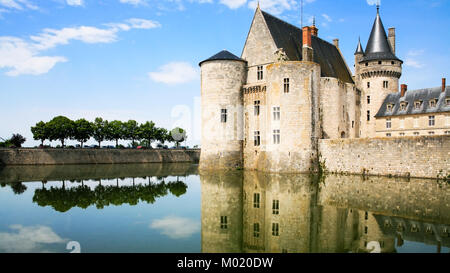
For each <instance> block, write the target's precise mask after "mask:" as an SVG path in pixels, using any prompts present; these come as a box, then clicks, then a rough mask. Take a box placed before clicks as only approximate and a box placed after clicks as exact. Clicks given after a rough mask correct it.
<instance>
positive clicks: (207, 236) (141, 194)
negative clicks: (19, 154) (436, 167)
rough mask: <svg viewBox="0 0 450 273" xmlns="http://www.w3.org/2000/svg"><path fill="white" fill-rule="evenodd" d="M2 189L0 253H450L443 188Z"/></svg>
mask: <svg viewBox="0 0 450 273" xmlns="http://www.w3.org/2000/svg"><path fill="white" fill-rule="evenodd" d="M0 183H1V188H0V252H63V253H68V252H70V251H71V250H68V248H67V246H68V243H69V242H76V243H75V245H77V244H79V246H80V247H81V252H149V253H151V252H158V253H159V252H162V253H167V252H177V253H179V252H233V253H236V252H288V253H292V252H296V253H297V252H300V253H305V252H368V251H370V250H368V249H367V248H368V247H369V248H372V247H371V246H372V245H375V247H378V246H379V247H380V249H381V251H382V252H434V253H435V252H443V253H449V252H450V248H449V247H450V237H449V236H450V235H449V234H450V185H449V184H448V183H444V182H441V183H439V182H436V181H428V180H418V179H417V180H415V179H411V180H402V179H388V178H378V177H371V178H367V179H364V178H363V177H359V176H327V177H325V178H322V179H317V178H315V177H311V176H308V175H281V174H263V173H258V172H237V171H236V172H211V173H209V172H205V173H203V172H202V173H201V174H199V172H198V170H197V165H191V164H167V165H160V164H139V165H100V166H94V165H83V166H40V167H4V168H3V169H1V170H0ZM71 244H73V243H71ZM76 248H77V247H75V249H76Z"/></svg>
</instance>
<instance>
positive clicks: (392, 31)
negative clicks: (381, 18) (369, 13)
mask: <svg viewBox="0 0 450 273" xmlns="http://www.w3.org/2000/svg"><path fill="white" fill-rule="evenodd" d="M388 40H389V44H391V48H392V53H394V54H395V27H391V28H389V34H388Z"/></svg>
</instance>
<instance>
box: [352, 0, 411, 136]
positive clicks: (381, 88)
mask: <svg viewBox="0 0 450 273" xmlns="http://www.w3.org/2000/svg"><path fill="white" fill-rule="evenodd" d="M391 36H392V30H391ZM391 43H395V38H394V39H392V38H390V39H388V37H387V35H386V31H385V28H384V26H383V23H382V21H381V17H380V7H379V6H377V16H376V18H375V22H374V24H373V27H372V32H371V33H370V38H369V41H368V43H367V47H366V51H365V52H364V50H363V48H362V46H361V43H359V44H358V48H357V50H356V52H355V74H356V77H355V80H356V85H357V87H358V88H359V89H360V90H361V137H374V136H375V118H374V117H375V114H376V113H377V112H378V110H379V109H380V107H381V105H382V103H383V100H384V99H385V97H386V96H387V95H388V94H390V93H395V92H398V86H399V79H400V77H401V75H402V64H403V61H401V60H400V59H399V58H397V56H395V52H394V50H393V49H394V48H395V44H391Z"/></svg>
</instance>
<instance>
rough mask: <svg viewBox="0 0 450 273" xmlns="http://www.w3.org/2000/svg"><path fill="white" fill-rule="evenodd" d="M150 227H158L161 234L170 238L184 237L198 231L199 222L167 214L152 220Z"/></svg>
mask: <svg viewBox="0 0 450 273" xmlns="http://www.w3.org/2000/svg"><path fill="white" fill-rule="evenodd" d="M150 228H152V229H159V230H161V234H164V235H167V236H169V237H170V238H172V239H185V238H189V237H191V236H192V235H193V234H195V233H197V232H199V231H200V223H199V222H196V221H194V220H192V219H188V218H181V217H176V216H168V217H166V218H163V219H159V220H155V221H153V222H152V223H151V224H150Z"/></svg>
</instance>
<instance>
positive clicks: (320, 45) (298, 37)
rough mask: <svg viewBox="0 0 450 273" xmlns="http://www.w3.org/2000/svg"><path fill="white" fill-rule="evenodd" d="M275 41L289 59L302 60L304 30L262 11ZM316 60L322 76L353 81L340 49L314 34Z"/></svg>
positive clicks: (313, 44)
mask: <svg viewBox="0 0 450 273" xmlns="http://www.w3.org/2000/svg"><path fill="white" fill-rule="evenodd" d="M261 12H262V14H263V16H264V19H265V21H266V24H267V26H268V28H269V31H270V34H271V35H272V37H273V39H274V42H275V44H276V46H277V47H278V48H282V49H283V50H284V52H285V53H286V55H287V56H288V58H289V60H291V61H301V60H302V47H303V41H302V40H303V35H302V30H301V29H300V28H298V27H296V26H294V25H291V24H289V23H287V22H285V21H283V20H280V19H278V18H276V17H275V16H272V15H270V14H269V13H267V12H264V11H261ZM312 47H313V49H314V62H316V63H318V64H320V68H321V71H322V74H321V76H322V77H332V78H338V79H340V80H341V81H343V82H347V83H353V79H352V75H351V73H350V71H349V69H348V67H347V65H346V63H345V61H344V59H343V58H342V55H341V53H340V52H339V50H338V49H337V48H336V47H335V46H334V45H332V44H330V43H328V42H326V41H324V40H322V39H320V38H318V37H316V36H312Z"/></svg>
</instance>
